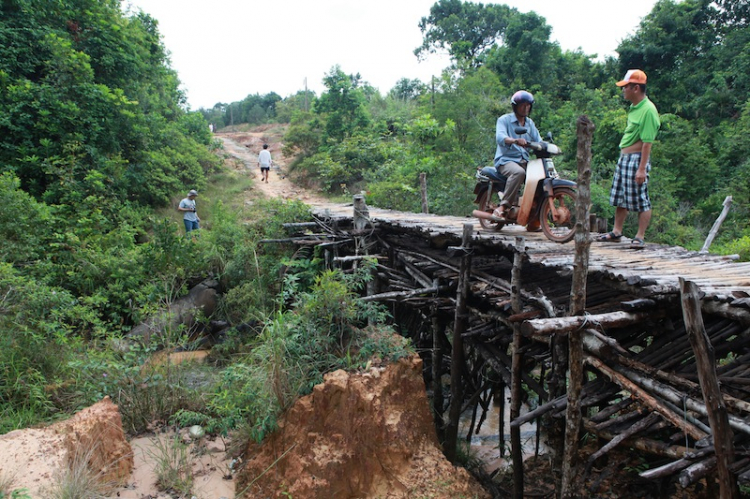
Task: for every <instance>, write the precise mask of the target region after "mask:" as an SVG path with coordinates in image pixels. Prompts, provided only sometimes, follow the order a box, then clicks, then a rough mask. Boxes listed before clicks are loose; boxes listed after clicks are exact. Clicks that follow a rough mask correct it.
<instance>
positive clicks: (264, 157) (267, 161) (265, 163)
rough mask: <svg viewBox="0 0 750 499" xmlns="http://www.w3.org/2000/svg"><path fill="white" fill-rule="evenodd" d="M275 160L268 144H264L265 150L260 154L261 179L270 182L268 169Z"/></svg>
mask: <svg viewBox="0 0 750 499" xmlns="http://www.w3.org/2000/svg"><path fill="white" fill-rule="evenodd" d="M272 164H273V160H271V153H270V151H269V150H268V144H263V150H262V151H261V152H260V154H259V155H258V165H259V166H260V181H261V182H265V183H268V171H269V170H270V169H271V165H272Z"/></svg>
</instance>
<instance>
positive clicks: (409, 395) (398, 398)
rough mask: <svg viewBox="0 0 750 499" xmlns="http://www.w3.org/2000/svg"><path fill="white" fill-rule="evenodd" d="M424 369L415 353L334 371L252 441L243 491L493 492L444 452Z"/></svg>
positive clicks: (349, 494) (244, 494)
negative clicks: (269, 430) (374, 364)
mask: <svg viewBox="0 0 750 499" xmlns="http://www.w3.org/2000/svg"><path fill="white" fill-rule="evenodd" d="M421 373H422V361H421V360H420V359H419V357H417V356H416V355H415V356H413V357H410V358H407V359H402V360H400V361H398V362H397V363H393V364H390V365H388V366H386V367H373V368H371V369H370V370H368V371H366V372H360V373H347V372H345V371H336V372H334V373H331V374H329V375H327V376H326V377H325V382H324V383H322V384H320V385H318V386H316V387H315V388H314V390H313V393H312V394H310V395H308V396H306V397H303V398H301V399H300V400H298V401H297V402H296V403H295V404H294V406H292V407H291V408H290V409H289V410H288V411H287V412H286V413H285V415H284V416H283V419H282V420H281V421H280V424H279V429H278V430H277V431H276V432H275V433H273V434H272V435H271V436H270V437H269V438H267V439H265V440H264V441H263V442H262V443H261V444H260V445H257V444H252V443H251V444H250V445H248V448H247V452H246V456H247V459H248V461H247V462H246V463H245V466H244V467H243V470H242V471H241V472H240V474H239V475H238V476H237V478H236V482H235V484H236V491H237V497H238V498H248V499H249V498H255V497H304V498H306V499H330V498H332V497H335V498H366V497H372V498H375V497H378V498H406V497H429V498H435V499H438V498H445V499H448V498H451V499H456V498H484V497H489V494H488V493H487V492H486V491H485V490H484V489H482V487H481V486H480V485H479V484H478V483H477V482H476V481H475V480H474V479H473V477H471V476H470V475H469V473H468V472H467V471H466V470H464V469H463V468H457V467H454V466H453V465H451V464H450V463H449V462H448V461H447V460H446V459H445V457H444V456H443V453H442V452H441V450H440V447H439V445H438V441H437V436H436V433H435V429H434V423H433V421H432V416H431V413H430V409H429V405H428V401H427V395H426V393H425V387H424V381H423V380H422V374H421Z"/></svg>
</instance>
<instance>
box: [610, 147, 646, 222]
mask: <svg viewBox="0 0 750 499" xmlns="http://www.w3.org/2000/svg"><path fill="white" fill-rule="evenodd" d="M640 164H641V153H639V152H636V153H632V154H620V159H619V160H618V161H617V169H616V170H615V176H614V178H613V179H612V190H610V191H609V204H611V205H612V206H616V207H618V208H625V209H626V210H628V211H637V212H639V213H640V212H643V211H649V210H650V209H651V200H650V199H649V197H648V176H649V172H650V171H651V162H650V161H649V162H648V163H647V164H646V181H645V182H643V183H642V184H641V185H638V183H636V181H635V173H636V172H637V171H638V166H640Z"/></svg>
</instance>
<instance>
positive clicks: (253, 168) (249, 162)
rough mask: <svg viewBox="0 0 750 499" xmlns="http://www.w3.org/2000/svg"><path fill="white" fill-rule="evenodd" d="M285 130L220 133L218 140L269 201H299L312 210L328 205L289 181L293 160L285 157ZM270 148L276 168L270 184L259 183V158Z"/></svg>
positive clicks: (266, 127) (273, 127)
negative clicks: (276, 198) (289, 168)
mask: <svg viewBox="0 0 750 499" xmlns="http://www.w3.org/2000/svg"><path fill="white" fill-rule="evenodd" d="M285 131H286V128H285V127H282V126H280V125H264V126H260V127H256V128H254V129H252V130H251V131H247V132H220V133H217V134H215V137H217V138H218V139H220V140H221V141H222V142H223V144H224V150H225V152H226V154H228V155H229V156H231V157H232V158H234V159H235V160H237V162H239V164H241V165H242V168H243V169H244V170H245V171H247V173H248V175H250V176H251V177H252V178H253V179H254V180H255V185H254V188H256V189H258V190H260V191H261V192H263V194H264V195H266V196H268V197H279V198H282V199H298V200H300V201H302V202H304V203H306V204H309V205H311V206H321V205H325V204H328V201H327V200H326V199H325V198H324V197H323V196H320V195H318V194H316V193H314V192H312V191H310V190H308V189H303V188H301V187H299V186H296V185H294V184H293V183H292V182H291V181H290V180H289V178H288V175H287V172H288V169H287V167H288V165H289V163H290V160H289V159H288V158H286V157H285V156H284V154H283V146H284V144H283V136H284V132H285ZM263 144H268V150H269V151H270V153H271V158H272V160H273V166H272V167H271V172H270V174H269V175H268V182H267V183H266V182H261V181H260V168H259V167H258V154H259V153H260V151H261V150H262V149H263Z"/></svg>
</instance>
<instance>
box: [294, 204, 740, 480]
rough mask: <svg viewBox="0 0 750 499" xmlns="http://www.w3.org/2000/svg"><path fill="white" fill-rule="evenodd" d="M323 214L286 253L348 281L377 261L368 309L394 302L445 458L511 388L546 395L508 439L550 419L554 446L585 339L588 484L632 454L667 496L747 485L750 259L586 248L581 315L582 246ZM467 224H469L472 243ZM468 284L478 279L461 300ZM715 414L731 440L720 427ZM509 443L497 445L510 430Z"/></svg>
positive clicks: (660, 249) (411, 221)
mask: <svg viewBox="0 0 750 499" xmlns="http://www.w3.org/2000/svg"><path fill="white" fill-rule="evenodd" d="M356 202H357V201H356V198H355V203H356ZM313 216H314V218H315V220H316V221H315V222H313V223H310V224H293V225H290V226H289V227H288V229H289V230H290V237H289V239H288V240H287V241H288V242H290V243H294V244H297V245H299V246H301V247H310V246H318V247H320V250H319V251H321V254H322V255H323V256H324V257H325V259H326V262H327V264H328V265H330V266H339V267H342V268H344V269H346V268H350V267H351V266H352V265H357V264H358V262H359V261H361V259H362V258H363V256H364V255H369V256H370V257H372V258H375V259H377V262H378V263H377V266H376V269H375V274H376V279H375V280H374V282H373V284H372V286H370V287H369V288H368V290H367V296H366V297H364V299H366V300H379V301H382V302H385V303H387V304H388V306H389V308H390V311H391V313H392V314H393V316H394V320H395V322H396V323H397V324H399V325H400V326H401V328H403V329H405V330H408V332H409V334H410V335H411V337H412V340H413V341H414V344H415V345H416V347H417V349H418V351H419V352H420V354H421V356H422V358H423V359H424V361H425V380H426V383H427V387H428V390H430V391H431V392H432V395H433V397H432V400H433V409H434V415H435V419H436V423H437V427H438V431H439V433H441V438H442V439H443V440H444V441H445V442H446V447H447V448H446V455H449V457H450V453H451V450H452V449H451V445H455V444H452V443H451V438H453V439H455V424H456V421H455V419H456V417H457V416H456V414H458V413H460V412H463V411H465V410H467V409H473V410H474V418H473V420H472V426H471V428H470V430H469V433H471V432H472V431H474V430H476V428H477V425H480V424H481V421H483V420H484V417H483V416H484V412H485V411H490V410H498V408H497V407H496V406H495V405H493V403H492V402H491V401H492V398H493V395H495V394H498V393H499V394H502V393H504V392H505V389H506V387H508V388H510V390H511V393H516V394H518V393H519V392H520V383H523V384H524V385H525V386H526V387H528V390H529V391H530V392H533V393H532V394H531V396H532V398H533V396H534V394H535V395H536V398H537V399H538V407H537V408H536V409H535V410H533V411H529V410H527V411H526V412H525V413H523V411H521V410H519V407H517V406H516V407H515V409H516V410H515V412H514V411H513V409H514V407H512V408H511V415H512V419H513V420H512V421H511V422H510V425H511V428H517V427H518V426H519V425H520V424H521V423H523V422H525V421H529V420H531V419H536V418H545V419H544V420H545V421H546V422H547V423H546V424H545V426H546V427H548V428H549V432H548V433H549V435H547V436H548V437H549V439H550V442H551V444H552V447H553V448H558V449H559V448H560V446H559V445H558V444H560V442H562V440H563V435H564V431H565V430H564V426H565V421H566V411H567V410H568V407H567V406H568V399H569V398H568V395H567V394H566V385H567V384H568V383H569V381H568V379H567V378H566V370H567V369H568V358H567V353H566V346H567V338H566V335H568V334H573V333H574V332H575V334H578V335H580V337H581V338H582V343H583V366H584V367H583V369H585V376H583V379H584V380H585V383H584V384H583V387H582V390H581V394H580V400H578V401H576V404H580V407H581V408H582V415H583V418H582V421H581V425H580V426H581V428H582V429H583V430H582V431H585V432H587V433H588V434H591V435H595V436H597V437H598V442H600V445H599V446H598V449H596V450H595V451H592V452H591V453H590V454H589V459H588V461H587V462H585V463H582V466H580V473H581V474H582V475H583V476H584V477H585V475H587V474H588V472H589V471H590V469H591V467H592V465H593V464H594V463H596V466H597V468H602V467H605V468H606V467H616V466H618V465H619V464H621V463H618V462H616V461H614V460H612V461H610V462H608V463H607V462H606V457H607V454H608V453H609V452H610V450H611V449H612V448H613V447H615V446H627V447H630V448H634V449H637V450H638V451H639V452H641V453H646V454H648V455H650V456H651V458H650V468H649V470H648V471H645V472H643V473H641V476H642V477H644V478H646V479H649V480H653V481H655V482H656V481H658V482H659V483H661V484H663V483H664V482H665V481H666V482H668V483H670V484H672V485H674V486H676V485H677V484H678V483H679V485H680V486H682V487H688V486H690V485H691V484H694V483H696V482H698V481H700V480H702V479H707V480H708V483H709V485H710V483H711V482H713V481H714V478H715V477H716V476H717V469H718V470H719V471H720V470H721V469H729V470H730V473H731V477H732V480H734V481H736V483H738V484H746V483H748V482H750V454H748V452H747V450H746V449H747V447H748V445H749V444H750V364H748V360H749V359H750V348H749V347H750V263H737V262H736V261H734V260H733V259H732V258H730V257H721V256H716V255H710V254H699V253H696V252H691V251H687V250H685V249H684V248H680V247H674V246H665V245H657V244H651V243H647V244H646V247H645V249H642V250H632V249H629V245H628V244H627V242H622V243H597V242H592V243H591V245H590V248H589V252H588V273H587V275H586V279H585V295H584V298H585V313H584V314H581V315H576V316H572V317H571V316H570V303H571V296H572V291H571V289H572V285H573V275H574V270H575V261H576V245H575V243H574V242H570V243H567V244H557V243H552V242H550V241H548V240H547V239H546V238H545V237H544V235H543V234H541V233H527V232H526V231H525V230H523V229H522V228H517V227H514V226H510V227H505V228H504V229H503V230H502V231H501V232H487V231H479V230H478V229H479V228H480V227H479V224H478V223H475V222H476V220H475V219H469V218H458V217H444V216H435V215H426V214H413V213H400V212H392V211H387V210H378V209H373V208H367V207H365V206H364V205H361V206H358V207H357V209H356V210H354V209H353V206H352V205H351V204H349V205H341V206H333V207H332V206H327V207H317V208H314V209H313ZM466 224H473V228H474V231H473V232H471V233H470V235H469V237H467V235H466V234H467V232H465V226H466ZM623 241H627V240H626V239H625V238H623ZM462 272H465V275H466V276H467V277H468V282H466V284H465V286H466V290H467V293H464V294H462V292H461V286H462V284H461V279H462V278H461V274H462ZM686 282H687V283H692V284H693V285H694V286H697V288H698V290H699V291H698V293H699V297H698V298H699V300H696V303H699V306H700V310H701V312H702V313H700V314H698V315H699V316H700V318H702V324H701V325H702V327H703V328H704V330H705V337H707V338H708V340H709V341H710V346H709V348H708V352H707V354H708V358H709V359H711V362H712V367H713V369H711V371H713V375H714V376H715V377H716V378H717V379H718V383H717V386H719V387H720V391H721V394H720V396H719V399H718V400H713V399H711V398H706V397H707V395H706V393H707V392H706V391H705V390H704V391H702V390H701V383H703V384H704V385H705V384H706V382H705V380H704V379H699V378H700V376H699V374H700V372H699V369H698V368H699V366H700V362H701V359H702V358H703V356H704V353H705V352H704V353H700V352H698V353H696V352H697V351H696V346H695V345H694V344H692V343H691V340H692V338H691V337H690V335H689V334H688V333H689V332H690V329H691V324H686V322H685V319H684V317H685V316H686V315H685V311H684V293H681V286H683V285H684V284H685V283H686ZM693 289H695V288H693ZM451 336H452V339H450V338H451ZM457 345H458V346H459V347H461V348H458V349H457V348H455V347H456V346H457ZM571 372H572V371H571ZM448 375H450V376H451V380H452V382H451V383H450V386H446V383H444V380H445V379H446V378H447V377H448ZM704 388H705V386H704ZM525 396H526V395H524V394H521V397H525ZM516 398H518V397H516ZM498 399H499V400H496V402H500V403H501V404H502V403H504V402H505V401H504V400H503V399H504V397H503V396H499V397H498ZM451 401H458V403H450V402H451ZM511 402H512V403H513V404H517V403H518V401H517V400H516V401H511ZM459 409H460V410H459ZM717 411H718V412H719V415H721V414H722V413H723V414H724V416H725V418H726V420H727V421H728V425H729V427H728V428H726V429H717V427H716V425H715V424H713V425H712V423H714V420H715V418H714V417H713V416H714V415H715V414H716V413H717ZM502 414H503V411H502V409H500V415H501V422H502ZM501 427H502V426H501ZM718 432H721V435H719V434H718ZM511 437H513V433H511ZM719 437H721V439H722V442H723V444H726V443H727V442H728V445H729V447H730V449H729V451H727V449H726V445H723V444H722V446H720V445H719ZM499 438H500V445H501V447H502V446H503V445H504V438H505V436H504V435H503V432H502V431H501V432H500V435H499ZM511 440H512V441H511V444H512V445H515V444H516V442H514V441H513V438H511ZM556 442H557V443H556ZM513 452H514V460H515V452H516V451H515V450H514V451H513ZM558 454H559V453H558ZM727 454H729V457H727ZM602 462H605V464H602ZM557 464H558V465H560V466H562V465H563V464H562V461H561V460H558V462H557ZM722 464H724V465H725V466H724V467H722ZM557 471H559V470H557ZM514 472H518V471H517V470H515V462H514ZM521 473H522V470H521ZM719 475H720V476H724V475H721V473H719ZM521 478H522V475H521ZM595 492H596V491H595V490H590V491H588V492H587V493H593V494H595Z"/></svg>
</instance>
